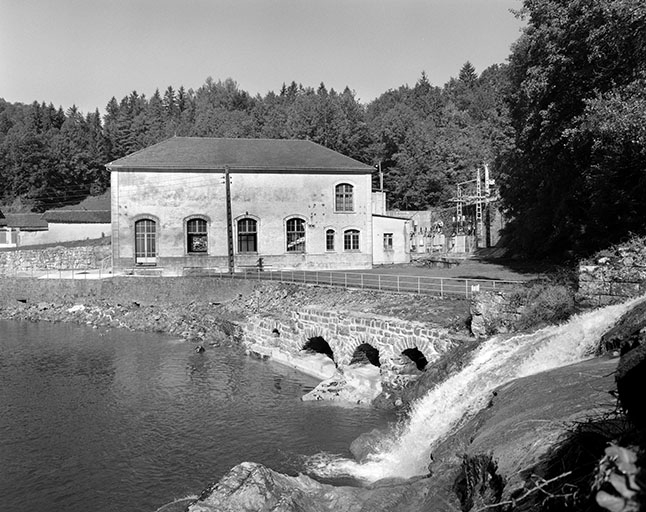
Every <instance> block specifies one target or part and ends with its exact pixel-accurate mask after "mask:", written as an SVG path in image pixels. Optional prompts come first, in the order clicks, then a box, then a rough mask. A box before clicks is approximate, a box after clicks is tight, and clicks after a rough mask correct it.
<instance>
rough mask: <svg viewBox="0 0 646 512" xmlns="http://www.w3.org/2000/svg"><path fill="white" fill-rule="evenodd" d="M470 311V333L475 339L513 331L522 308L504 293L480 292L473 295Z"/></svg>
mask: <svg viewBox="0 0 646 512" xmlns="http://www.w3.org/2000/svg"><path fill="white" fill-rule="evenodd" d="M470 311H471V333H472V334H473V335H474V336H476V337H477V338H486V337H487V336H492V335H494V334H499V333H506V332H510V331H513V330H514V324H515V323H516V321H517V320H518V318H519V316H520V315H521V314H522V312H523V306H522V305H520V304H517V303H515V302H514V301H513V300H512V299H511V298H510V296H509V295H508V294H506V293H505V292H501V291H481V292H478V293H474V294H473V296H472V298H471V304H470Z"/></svg>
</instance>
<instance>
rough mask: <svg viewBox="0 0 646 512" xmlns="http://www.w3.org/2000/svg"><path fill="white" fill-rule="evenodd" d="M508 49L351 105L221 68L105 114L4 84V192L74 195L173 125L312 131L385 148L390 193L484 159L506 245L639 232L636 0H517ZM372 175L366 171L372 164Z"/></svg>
mask: <svg viewBox="0 0 646 512" xmlns="http://www.w3.org/2000/svg"><path fill="white" fill-rule="evenodd" d="M517 15H518V16H521V17H523V18H524V20H525V21H526V28H525V30H524V32H523V34H522V35H521V37H520V38H519V40H518V41H517V42H516V43H515V44H514V45H513V46H512V48H511V50H510V51H511V53H510V56H509V58H508V62H507V63H505V64H494V65H492V66H490V67H488V68H486V69H484V70H482V71H481V72H480V73H478V72H477V70H476V69H474V67H473V66H472V65H471V64H470V63H469V62H466V63H465V64H464V65H463V66H462V67H461V68H460V69H459V70H456V77H454V78H451V79H450V80H449V81H448V82H447V83H446V84H444V85H443V86H435V85H432V84H431V83H429V80H428V78H427V76H426V74H425V73H424V72H421V75H420V77H419V79H418V80H417V82H416V83H415V84H414V85H412V86H409V85H402V86H401V87H399V88H397V89H394V90H388V91H385V92H384V93H383V94H382V95H380V96H379V97H378V98H376V99H375V100H374V101H372V102H370V103H368V104H366V105H363V104H361V103H359V102H358V101H357V100H356V98H355V94H354V92H353V91H352V90H351V88H350V87H349V86H348V87H346V88H345V89H344V90H343V91H335V90H334V89H328V88H327V87H326V86H325V84H324V83H321V84H319V85H318V86H317V87H311V86H303V85H302V84H298V83H296V82H294V81H292V82H290V83H289V84H287V83H285V84H283V86H282V87H281V89H280V90H279V91H272V92H269V93H268V94H266V95H265V96H264V97H263V96H260V95H257V96H252V95H250V94H249V93H247V92H245V91H244V90H242V89H241V88H240V87H239V86H238V84H237V83H236V82H235V80H233V79H232V78H227V79H224V80H217V81H216V80H214V79H212V78H207V79H206V81H205V83H204V84H203V85H201V86H200V87H199V88H197V89H196V90H193V89H188V90H187V89H185V88H184V87H183V86H179V87H177V88H174V87H173V86H166V87H165V88H162V89H161V90H162V91H163V92H160V90H159V89H158V90H155V91H153V92H152V93H150V92H149V93H148V94H149V96H147V95H146V94H145V93H138V92H136V91H133V92H132V93H130V94H129V95H128V96H126V97H123V98H121V99H120V100H118V99H117V98H114V97H113V98H111V99H110V100H109V101H108V102H107V105H106V107H105V112H106V113H105V115H104V116H101V115H100V113H99V112H98V110H97V111H95V112H92V113H82V112H80V111H79V110H78V109H77V108H76V107H74V106H72V107H69V108H67V109H66V110H63V108H62V107H58V108H57V107H55V106H54V105H52V104H51V103H50V104H46V103H44V102H38V101H35V102H34V103H32V104H29V105H25V104H20V103H10V102H7V101H5V100H2V99H0V183H1V184H2V187H1V188H0V205H2V208H3V209H5V210H7V211H12V210H13V211H19V210H29V209H31V210H33V211H43V210H45V209H48V208H53V207H58V206H61V205H65V204H70V203H76V202H79V201H80V200H82V199H83V198H84V197H86V196H87V195H88V194H97V193H100V192H102V191H104V190H105V189H106V188H107V187H108V186H109V175H108V173H107V171H106V170H105V167H104V166H105V164H106V163H108V162H110V161H112V160H114V159H117V158H120V157H122V156H124V155H126V154H129V153H131V152H133V151H136V150H138V149H141V148H144V147H147V146H149V145H151V144H154V143H156V142H159V141H161V140H164V139H166V138H168V137H172V136H174V135H178V136H203V137H262V138H296V139H309V140H312V141H314V142H317V143H320V144H322V145H324V146H326V147H328V148H330V149H333V150H336V151H339V152H340V153H343V154H345V155H348V156H350V157H353V158H355V159H357V160H360V161H361V162H364V163H366V164H369V165H376V164H378V163H381V168H382V170H383V172H384V188H385V190H386V191H387V192H388V199H389V208H393V209H401V210H422V209H427V208H430V207H437V206H446V205H447V204H448V201H449V200H450V198H451V197H452V196H453V195H454V193H455V184H456V183H457V182H460V181H465V180H469V179H472V178H473V174H474V170H475V168H476V167H478V166H482V164H483V163H488V164H489V166H490V168H491V169H492V173H493V176H494V177H495V178H496V179H497V180H498V183H499V184H500V185H501V194H502V206H503V208H504V209H505V211H506V214H507V216H508V218H509V219H510V223H509V224H508V227H507V237H506V240H507V243H508V244H509V246H510V248H511V249H512V250H513V251H515V252H516V253H517V254H521V255H530V256H534V257H556V258H561V259H562V258H566V257H569V256H572V255H580V254H585V253H589V252H590V251H593V250H595V249H597V248H600V247H603V246H605V245H607V244H609V243H613V242H616V241H618V240H620V239H621V238H623V237H625V236H626V235H627V234H629V233H644V232H645V231H646V228H645V222H644V219H645V218H646V200H644V198H645V197H646V4H645V3H644V2H643V1H641V0H525V1H524V2H523V7H522V9H521V10H520V11H519V12H518V13H517ZM375 175H376V174H375Z"/></svg>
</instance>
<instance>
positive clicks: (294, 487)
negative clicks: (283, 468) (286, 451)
mask: <svg viewBox="0 0 646 512" xmlns="http://www.w3.org/2000/svg"><path fill="white" fill-rule="evenodd" d="M427 492H428V484H427V482H426V481H425V480H424V479H413V480H410V481H406V482H401V481H396V482H382V483H380V484H377V485H374V486H371V487H369V488H362V487H341V486H332V485H327V484H322V483H319V482H317V481H315V480H313V479H312V478H309V477H308V476H305V475H299V476H287V475H283V474H280V473H277V472H275V471H272V470H271V469H269V468H267V467H265V466H263V465H261V464H254V463H251V462H243V463H242V464H239V465H238V466H236V467H234V468H233V469H232V470H231V471H230V472H229V473H228V474H227V475H225V476H224V478H222V480H220V481H219V482H218V483H217V484H215V485H213V486H212V487H211V488H210V489H207V490H206V491H205V492H203V493H202V496H201V497H200V498H199V499H198V500H197V501H196V502H195V503H194V504H192V505H191V506H189V507H188V509H187V511H188V512H270V511H271V512H374V511H377V510H378V511H382V512H421V511H424V510H429V511H430V510H438V511H441V510H447V511H448V510H451V509H443V508H441V507H440V508H437V509H430V508H425V507H424V505H423V502H424V500H425V498H426V495H427Z"/></svg>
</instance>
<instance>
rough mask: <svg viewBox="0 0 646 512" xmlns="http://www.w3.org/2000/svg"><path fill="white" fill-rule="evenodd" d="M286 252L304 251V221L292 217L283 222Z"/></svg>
mask: <svg viewBox="0 0 646 512" xmlns="http://www.w3.org/2000/svg"><path fill="white" fill-rule="evenodd" d="M285 234H286V236H287V252H305V221H304V220H303V219H299V218H297V217H294V218H292V219H288V220H287V222H286V224H285Z"/></svg>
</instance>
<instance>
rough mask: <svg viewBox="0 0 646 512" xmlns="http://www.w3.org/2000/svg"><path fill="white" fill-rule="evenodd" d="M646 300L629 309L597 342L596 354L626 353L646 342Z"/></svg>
mask: <svg viewBox="0 0 646 512" xmlns="http://www.w3.org/2000/svg"><path fill="white" fill-rule="evenodd" d="M645 330H646V300H644V301H641V302H639V303H638V304H637V305H635V306H634V307H632V308H630V310H629V311H627V312H626V313H625V314H624V315H623V316H622V317H621V318H620V319H619V320H617V322H616V323H615V325H614V326H613V327H612V328H611V329H610V330H608V331H607V332H606V333H605V334H604V335H603V336H602V337H601V340H600V341H599V344H598V346H597V350H596V354H597V355H600V354H604V353H606V352H613V351H618V352H622V353H623V352H627V351H628V350H630V349H631V348H633V347H635V346H637V345H638V344H639V343H640V342H641V343H644V341H646V333H645V332H644V331H645Z"/></svg>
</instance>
